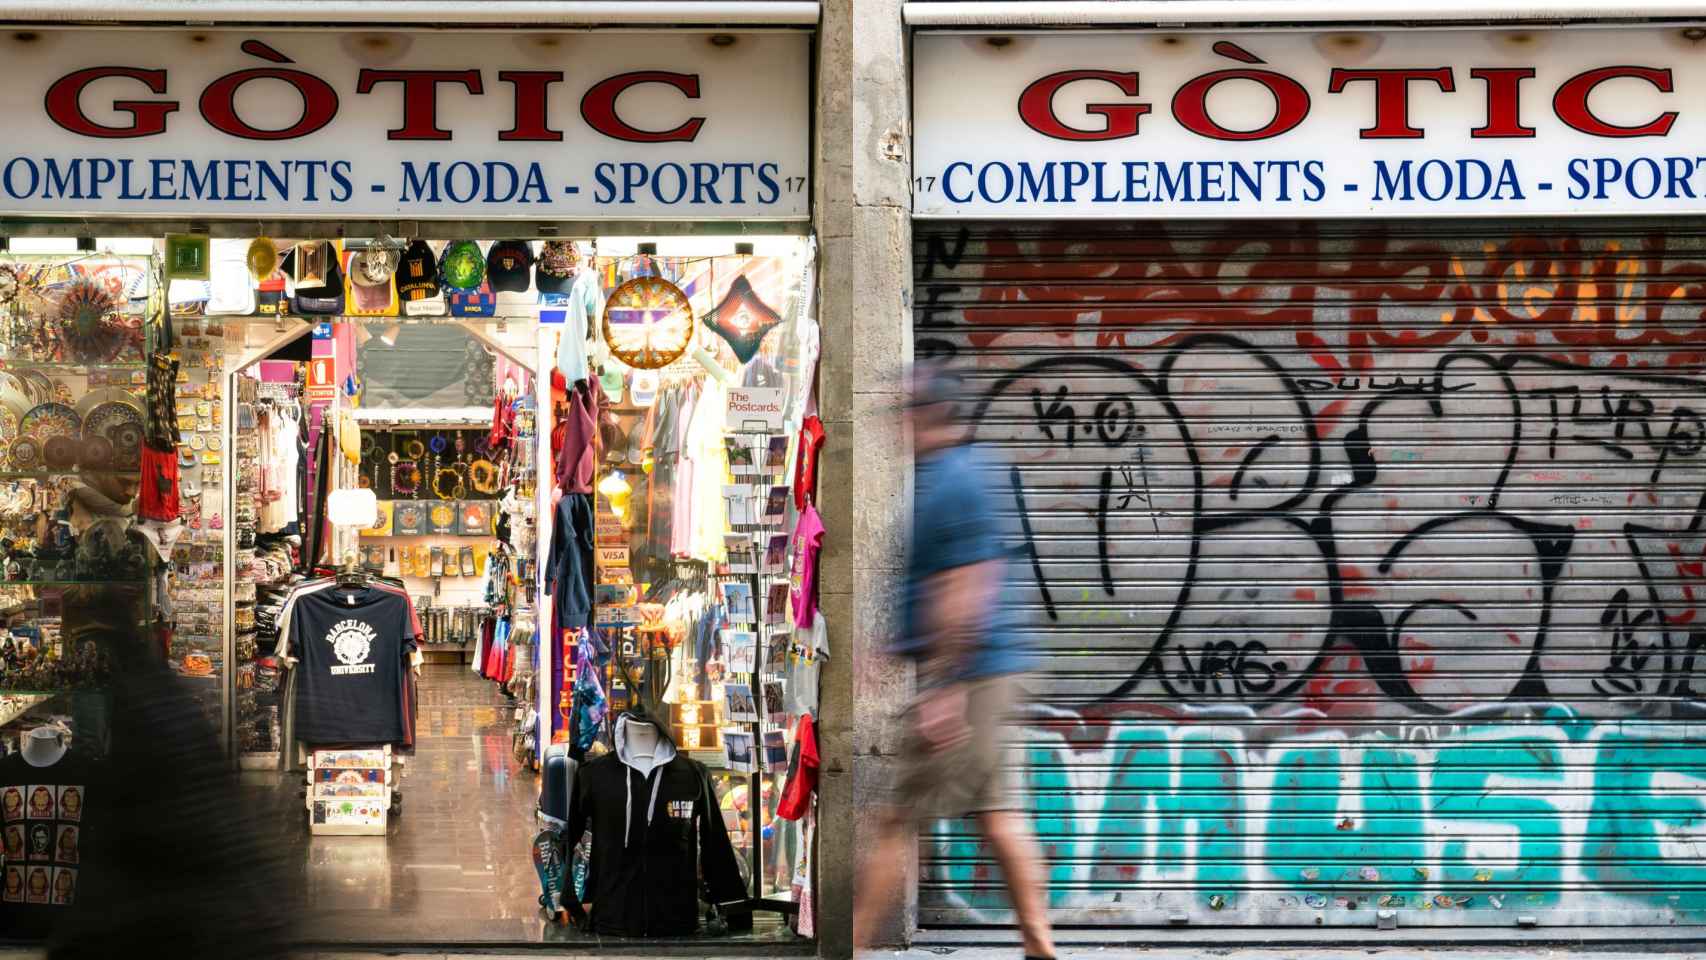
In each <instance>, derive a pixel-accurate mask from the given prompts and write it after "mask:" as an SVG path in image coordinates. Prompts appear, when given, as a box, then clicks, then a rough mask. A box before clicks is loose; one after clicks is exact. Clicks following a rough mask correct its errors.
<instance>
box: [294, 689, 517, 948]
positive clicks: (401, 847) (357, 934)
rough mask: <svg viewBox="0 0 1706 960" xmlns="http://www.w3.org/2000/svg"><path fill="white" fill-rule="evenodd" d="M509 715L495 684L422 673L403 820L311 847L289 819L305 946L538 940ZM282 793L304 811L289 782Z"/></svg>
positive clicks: (303, 829)
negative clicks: (299, 850) (298, 850)
mask: <svg viewBox="0 0 1706 960" xmlns="http://www.w3.org/2000/svg"><path fill="white" fill-rule="evenodd" d="M514 709H515V705H514V703H513V702H512V701H510V700H509V699H508V698H507V697H506V696H505V695H504V694H503V692H502V691H501V690H499V689H498V687H497V686H496V685H494V684H493V683H491V682H490V681H487V680H484V679H482V678H480V677H479V676H477V675H476V674H474V673H472V672H470V671H469V670H467V669H465V668H462V667H457V666H453V665H429V666H427V667H425V668H424V671H423V673H422V676H421V682H420V709H419V713H418V717H417V721H416V727H415V736H416V745H415V754H414V756H412V757H409V758H408V759H407V762H406V763H405V765H404V766H403V769H402V775H401V777H400V779H399V787H400V789H401V791H402V795H403V807H402V815H401V816H399V817H396V818H394V819H393V820H392V823H391V826H390V830H389V834H388V835H387V836H385V837H310V836H309V835H308V831H307V823H306V815H305V813H303V812H301V811H300V809H298V811H297V813H296V814H295V816H294V817H293V821H294V823H293V826H294V830H293V834H294V836H295V837H297V838H299V839H298V841H297V842H299V843H300V844H301V845H302V846H303V857H304V860H305V862H306V865H307V875H306V879H307V883H306V893H307V901H308V909H309V913H308V917H307V919H308V920H309V921H310V922H309V923H308V924H306V932H308V933H309V935H311V936H314V937H315V938H316V939H319V938H320V937H321V936H324V937H326V938H327V939H332V940H342V939H352V938H353V939H361V940H381V941H393V942H406V941H416V942H435V941H436V942H451V941H458V940H526V941H536V940H538V939H540V938H541V936H542V935H543V928H544V926H545V924H544V921H543V919H542V917H541V914H540V911H539V903H538V897H539V881H538V878H537V877H536V875H535V874H534V872H533V863H532V860H531V859H530V853H529V851H530V850H531V848H532V841H533V836H534V834H535V833H537V832H538V828H537V825H536V821H535V819H534V813H533V810H534V800H535V798H536V796H537V795H538V786H537V781H536V779H535V776H534V774H533V773H532V772H531V771H529V770H527V769H526V768H524V767H523V766H522V765H521V764H520V763H519V762H518V761H517V760H516V758H515V754H514V753H513V751H512V749H511V732H512V731H513V730H514V727H515V720H514ZM282 792H286V793H287V794H288V797H287V801H288V802H289V803H291V804H292V805H293V806H294V807H296V808H301V806H302V800H301V798H300V793H299V788H298V787H297V786H296V781H295V780H294V779H292V780H291V784H290V786H289V787H288V788H286V790H285V791H282Z"/></svg>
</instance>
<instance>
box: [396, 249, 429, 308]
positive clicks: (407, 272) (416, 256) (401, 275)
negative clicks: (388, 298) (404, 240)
mask: <svg viewBox="0 0 1706 960" xmlns="http://www.w3.org/2000/svg"><path fill="white" fill-rule="evenodd" d="M397 292H398V293H399V294H402V297H403V299H404V300H425V299H427V298H428V297H430V296H432V295H434V294H436V293H438V259H437V258H436V257H434V256H433V255H432V248H431V247H429V246H427V242H426V241H425V240H416V241H415V242H414V243H411V244H409V249H407V250H405V251H403V257H402V259H401V260H399V261H398V263H397Z"/></svg>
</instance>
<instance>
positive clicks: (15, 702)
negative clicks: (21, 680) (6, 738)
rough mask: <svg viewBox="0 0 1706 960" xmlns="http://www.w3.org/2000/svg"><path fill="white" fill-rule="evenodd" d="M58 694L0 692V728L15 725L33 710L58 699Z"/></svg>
mask: <svg viewBox="0 0 1706 960" xmlns="http://www.w3.org/2000/svg"><path fill="white" fill-rule="evenodd" d="M58 697H59V694H58V693H46V692H20V693H10V692H5V691H0V727H4V726H6V725H8V724H10V723H13V722H14V721H16V720H17V719H18V718H20V717H22V716H24V715H25V714H28V713H29V712H30V711H31V710H34V709H36V708H37V707H40V706H42V705H43V704H46V703H49V702H51V701H53V700H55V699H58Z"/></svg>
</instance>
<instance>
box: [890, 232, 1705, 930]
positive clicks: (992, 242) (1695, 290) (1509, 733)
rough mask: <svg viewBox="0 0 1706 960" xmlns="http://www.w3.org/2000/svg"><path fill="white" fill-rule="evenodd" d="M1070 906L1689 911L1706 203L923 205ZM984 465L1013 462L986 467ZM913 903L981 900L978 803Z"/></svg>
mask: <svg viewBox="0 0 1706 960" xmlns="http://www.w3.org/2000/svg"><path fill="white" fill-rule="evenodd" d="M915 269H916V285H917V290H916V299H915V303H916V308H915V318H914V322H915V347H916V352H917V355H918V356H919V357H921V358H923V357H938V358H948V359H951V360H952V361H953V362H954V363H955V364H956V365H958V366H959V367H960V368H961V369H962V370H963V371H964V372H965V373H966V374H967V381H966V382H967V384H968V387H967V389H968V396H967V398H966V399H967V404H966V406H967V409H968V410H969V411H970V412H971V413H972V417H973V424H972V429H973V431H974V432H975V435H976V437H977V438H978V439H979V440H980V441H982V442H985V443H987V444H989V445H990V446H992V447H993V448H995V449H997V450H999V451H1000V452H1001V453H1002V454H1003V456H1004V457H1005V458H1006V459H1007V460H1008V461H1010V462H1011V463H1012V464H1013V467H1014V470H1013V473H1012V474H1011V476H1012V478H1013V479H1014V485H1015V487H1016V489H1014V494H1015V495H1014V497H1013V499H1012V501H1011V503H1010V504H1009V505H1008V511H1007V512H1008V513H1009V514H1010V515H1012V516H1013V518H1014V519H1015V521H1018V520H1020V519H1021V518H1020V517H1019V516H1018V514H1019V513H1020V512H1021V510H1022V512H1023V517H1022V520H1023V523H1022V524H1020V523H1017V522H1016V523H1015V529H1022V530H1027V531H1028V532H1029V534H1028V535H1029V540H1030V543H1029V546H1031V547H1032V548H1034V551H1035V553H1034V563H1027V564H1023V565H1021V567H1020V570H1019V572H1020V574H1022V576H1021V579H1020V580H1019V582H1018V583H1017V584H1016V586H1015V589H1014V596H1013V598H1012V599H1013V601H1014V602H1015V603H1016V604H1017V605H1018V606H1019V607H1020V609H1022V610H1023V611H1024V613H1025V617H1026V620H1027V622H1028V623H1029V624H1030V625H1031V627H1032V628H1034V630H1035V634H1036V638H1037V644H1038V646H1039V648H1040V649H1041V650H1043V651H1044V654H1045V655H1044V657H1043V666H1042V668H1041V669H1040V670H1039V671H1038V673H1036V674H1035V675H1034V676H1032V677H1031V678H1030V682H1029V685H1030V687H1031V689H1032V690H1033V692H1034V693H1035V695H1036V702H1035V703H1034V704H1033V706H1032V707H1031V709H1030V712H1029V714H1028V722H1027V723H1026V725H1025V726H1024V728H1023V735H1022V739H1021V740H1020V741H1019V742H1016V743H1015V744H1014V745H1013V746H1014V750H1013V754H1014V759H1015V762H1016V763H1017V764H1018V766H1019V767H1020V769H1019V771H1018V773H1017V783H1019V784H1020V787H1021V789H1020V791H1019V794H1020V796H1021V798H1022V800H1023V802H1024V803H1025V804H1026V805H1027V807H1028V809H1029V811H1030V813H1031V815H1032V816H1033V817H1034V822H1035V824H1036V827H1037V830H1038V833H1039V836H1040V839H1041V841H1042V844H1043V847H1044V850H1045V853H1046V855H1047V858H1048V861H1049V872H1048V877H1049V885H1050V904H1051V908H1052V910H1053V914H1054V916H1055V918H1056V919H1057V921H1058V922H1061V923H1067V924H1162V923H1166V922H1168V921H1169V919H1170V918H1173V917H1176V916H1180V915H1184V916H1187V917H1189V918H1190V920H1191V922H1193V923H1208V924H1236V925H1251V926H1298V925H1308V926H1314V925H1317V924H1318V923H1319V924H1323V925H1341V926H1369V925H1372V924H1373V920H1374V918H1373V917H1372V916H1371V912H1372V911H1375V910H1380V909H1394V910H1397V911H1398V916H1399V922H1400V923H1401V924H1403V925H1406V926H1421V925H1481V926H1502V927H1511V926H1514V924H1515V920H1516V917H1517V916H1518V915H1519V914H1520V915H1530V916H1535V917H1538V918H1539V919H1540V922H1541V923H1542V924H1545V925H1668V924H1671V923H1698V922H1701V920H1702V917H1703V916H1706V913H1703V912H1702V911H1706V850H1702V849H1700V848H1699V846H1698V841H1697V839H1696V838H1697V837H1698V836H1699V834H1700V831H1701V830H1702V829H1703V818H1706V740H1703V736H1706V726H1703V719H1706V711H1703V710H1702V699H1701V691H1702V690H1703V689H1706V677H1700V676H1697V673H1699V672H1706V653H1703V652H1702V650H1703V648H1706V626H1702V625H1701V624H1700V623H1699V622H1697V619H1696V618H1697V615H1698V614H1699V612H1700V611H1699V610H1698V606H1699V604H1700V602H1701V601H1702V599H1703V598H1706V552H1703V550H1706V530H1703V529H1702V513H1701V511H1702V504H1703V502H1706V501H1703V495H1706V471H1703V470H1702V463H1703V458H1706V449H1703V448H1706V419H1703V418H1706V226H1702V225H1692V226H1691V225H1687V224H1680V225H1679V224H1667V225H1665V226H1664V227H1663V228H1660V227H1657V226H1654V225H1652V224H1650V223H1647V224H1636V223H1618V222H1605V221H1596V222H1592V223H1586V224H1583V223H1569V224H1564V223H1554V224H1542V225H1527V226H1525V225H1514V224H1506V223H1495V222H1476V223H1466V222H1450V223H1439V224H1425V223H1416V224H1392V225H1382V226H1375V227H1370V226H1368V225H1363V224H1355V225H1336V224H1324V225H1323V224H1316V225H1307V224H1305V225H1253V224H1239V225H1237V226H1235V227H1230V228H1224V229H1217V228H1214V227H1208V226H1175V225H1166V226H1161V225H1155V224H1142V225H1133V226H1131V227H1129V228H1101V227H1090V226H1052V225H1039V226H1028V225H980V224H965V225H961V224H927V223H920V224H918V226H917V237H916V249H915ZM1006 481H1007V478H1003V483H1004V484H1005V483H1006ZM921 854H922V869H921V881H920V890H919V914H920V918H921V922H922V923H923V924H924V925H926V926H930V925H959V924H978V923H996V922H1006V921H1007V920H1008V914H1007V912H1006V903H1005V897H1004V896H1003V894H1002V890H1001V885H1000V882H999V871H998V869H997V868H996V866H995V864H994V860H993V857H992V856H991V855H990V853H989V851H988V850H987V849H986V848H985V847H983V846H982V845H981V844H980V843H979V842H978V841H977V838H976V833H975V829H974V827H973V825H972V824H970V823H969V822H966V823H961V822H943V823H937V824H934V825H932V826H931V827H929V828H928V829H927V830H926V832H925V834H924V836H923V837H922V838H921Z"/></svg>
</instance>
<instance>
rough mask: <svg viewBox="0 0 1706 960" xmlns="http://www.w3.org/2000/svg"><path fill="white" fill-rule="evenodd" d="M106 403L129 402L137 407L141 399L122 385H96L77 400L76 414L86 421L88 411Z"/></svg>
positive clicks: (140, 404) (140, 403) (139, 405)
mask: <svg viewBox="0 0 1706 960" xmlns="http://www.w3.org/2000/svg"><path fill="white" fill-rule="evenodd" d="M108 403H129V404H130V405H131V406H134V407H136V408H138V409H141V407H142V401H141V400H140V399H138V398H137V395H136V394H135V393H133V392H131V391H129V390H126V389H125V388H124V387H97V388H95V389H94V390H90V391H89V392H88V393H85V394H83V399H81V400H78V401H77V415H78V416H79V417H82V418H83V420H84V422H85V423H87V422H88V420H89V411H91V410H93V409H95V408H96V407H99V406H102V405H104V404H108Z"/></svg>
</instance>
